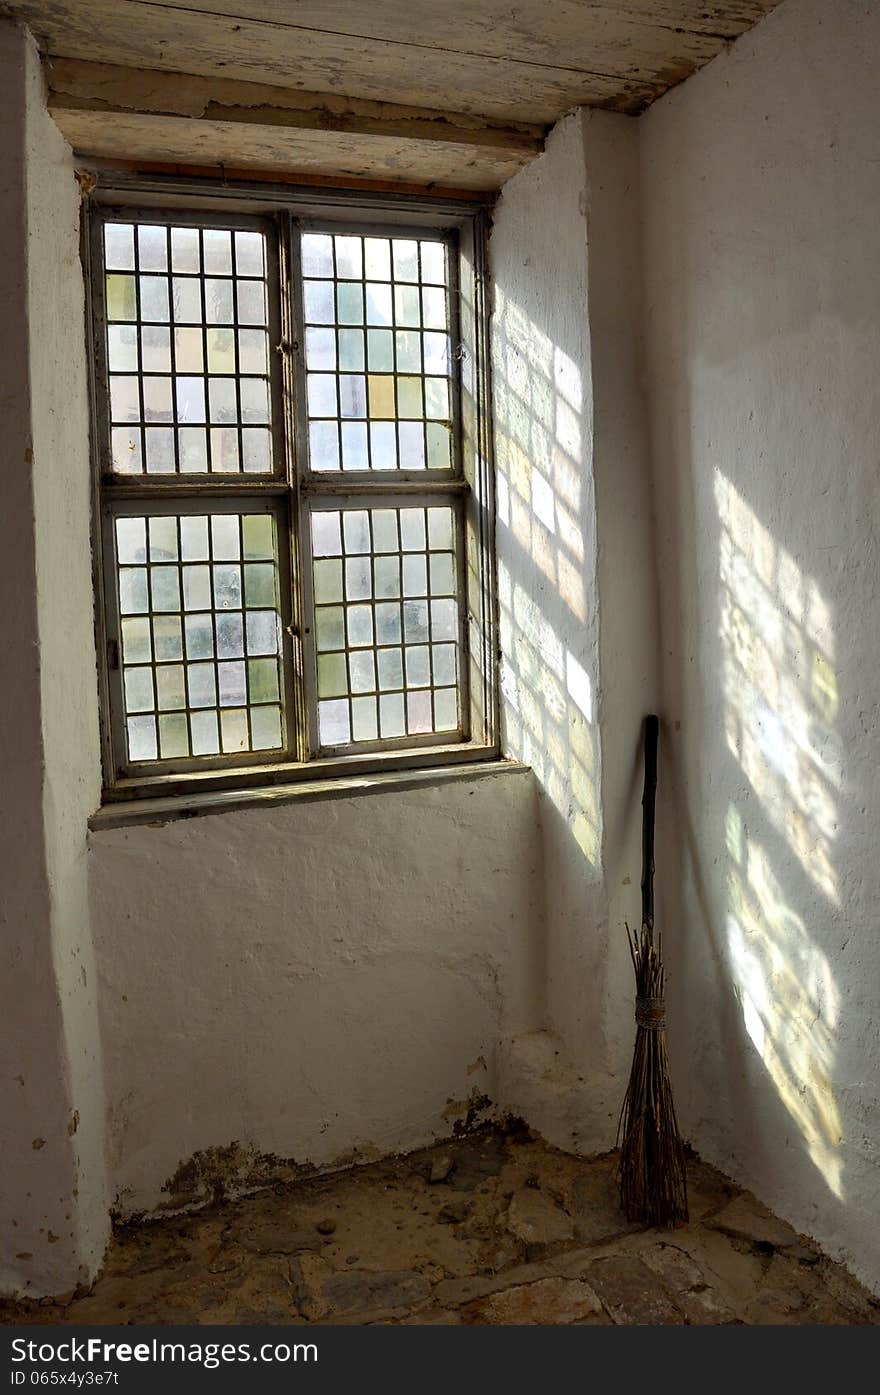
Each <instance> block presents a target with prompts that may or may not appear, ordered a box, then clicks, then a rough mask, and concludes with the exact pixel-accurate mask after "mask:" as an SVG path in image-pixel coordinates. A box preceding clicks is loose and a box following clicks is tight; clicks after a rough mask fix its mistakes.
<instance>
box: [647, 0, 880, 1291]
mask: <svg viewBox="0 0 880 1395" xmlns="http://www.w3.org/2000/svg"><path fill="white" fill-rule="evenodd" d="M878 63H880V7H878V6H877V5H873V4H865V3H864V2H863V0H858V2H857V0H833V3H832V0H788V2H787V3H784V4H782V5H781V6H780V7H779V8H778V9H777V10H775V11H774V12H773V13H772V14H771V15H770V16H769V17H768V18H767V19H766V20H765V21H764V22H763V23H762V24H760V25H759V26H758V27H757V28H756V29H755V30H754V31H753V32H752V33H750V34H749V35H747V36H746V37H744V38H743V39H741V40H740V41H739V42H738V43H737V44H736V45H735V46H734V47H733V49H732V50H731V51H730V52H729V53H728V54H726V55H725V56H722V57H720V58H718V59H717V60H716V61H715V62H714V63H712V64H711V65H709V67H707V68H706V69H704V70H703V71H702V72H701V73H700V74H698V75H697V76H696V77H695V78H693V79H691V80H690V81H689V82H688V83H687V84H686V85H685V86H684V87H682V88H680V89H679V90H677V91H676V92H673V93H672V94H670V95H669V96H667V97H665V98H663V99H662V100H661V101H660V102H659V103H658V104H656V105H655V106H654V107H653V108H652V109H651V110H650V111H649V112H648V113H647V115H646V116H645V117H643V118H642V121H641V127H642V134H643V146H642V159H643V177H644V191H643V193H644V207H645V225H646V226H645V258H644V260H645V268H646V287H647V328H648V335H649V343H650V370H651V387H652V402H653V409H652V429H653V447H654V453H655V464H656V498H657V509H658V525H659V533H658V536H659V549H660V564H661V576H662V577H663V583H664V592H663V655H664V663H665V667H664V680H665V692H666V702H665V705H666V715H667V718H668V728H667V735H668V737H669V738H670V740H671V743H672V745H673V748H674V754H675V762H676V767H677V771H678V780H677V805H676V806H672V805H671V804H669V803H667V804H666V806H665V810H664V813H665V815H666V817H667V818H668V819H669V820H670V821H672V820H673V819H675V820H676V823H677V830H676V832H677V838H676V842H677V843H678V845H679V847H680V849H681V853H682V860H681V866H680V873H679V875H680V882H681V892H682V894H681V898H680V901H678V902H677V903H674V902H673V903H671V905H670V914H669V917H668V918H669V919H670V920H674V924H675V930H674V933H673V934H672V935H671V936H670V937H669V940H668V944H669V948H670V951H671V952H673V953H674V960H673V985H674V996H673V1008H672V1011H673V1017H674V1019H675V1021H676V1022H677V1024H678V1030H677V1050H676V1053H675V1064H676V1065H677V1068H678V1069H677V1080H678V1084H679V1090H680V1093H679V1103H680V1112H681V1115H682V1121H683V1124H684V1128H685V1132H686V1133H687V1134H688V1135H689V1136H690V1137H691V1138H692V1139H693V1141H694V1143H695V1144H696V1146H697V1147H698V1148H699V1149H700V1150H701V1152H703V1153H704V1155H705V1156H707V1157H708V1158H710V1159H711V1160H712V1161H713V1162H716V1163H718V1164H720V1165H721V1166H722V1167H723V1168H725V1169H726V1170H727V1171H729V1172H730V1173H732V1174H733V1175H734V1176H735V1177H736V1178H737V1179H738V1180H740V1181H743V1182H745V1183H747V1184H749V1185H751V1186H752V1187H754V1189H755V1190H756V1191H757V1192H758V1193H759V1195H760V1196H761V1197H762V1198H763V1199H764V1200H765V1201H767V1202H768V1203H769V1204H770V1205H771V1206H773V1207H775V1208H776V1209H777V1210H778V1211H779V1212H781V1213H782V1214H783V1215H785V1216H787V1217H788V1218H789V1219H790V1220H791V1221H792V1222H794V1224H795V1225H796V1226H798V1227H799V1228H801V1229H804V1230H806V1231H807V1232H809V1233H810V1234H812V1235H814V1236H816V1237H817V1238H818V1240H819V1241H821V1242H822V1243H823V1245H824V1246H825V1247H826V1248H827V1249H828V1250H829V1251H830V1252H831V1253H832V1254H834V1255H835V1256H838V1257H840V1258H841V1259H843V1260H844V1261H846V1262H847V1263H848V1264H849V1265H851V1267H852V1268H853V1270H854V1271H855V1272H856V1273H857V1274H858V1275H859V1276H860V1277H861V1278H862V1279H863V1280H865V1281H867V1282H868V1283H870V1284H872V1285H873V1286H874V1287H877V1288H880V1225H878V1211H877V1166H878V1151H880V1100H878V1079H880V1011H878V999H877V984H878V982H880V933H878V920H877V917H878V911H877V907H878V905H880V861H878V858H877V851H876V840H877V829H878V826H880V786H878V782H877V774H876V772H877V769H878V765H880V723H878V714H880V671H878V665H877V649H878V638H880V626H878V600H880V566H878V538H880V488H878V483H880V444H878V443H880V406H878V396H877V364H878V362H880V277H878V248H880V243H878V228H880V138H878V126H877V81H876V75H877V69H878ZM679 724H680V730H679ZM672 911H674V912H675V914H674V915H673V914H672ZM673 947H674V948H673Z"/></svg>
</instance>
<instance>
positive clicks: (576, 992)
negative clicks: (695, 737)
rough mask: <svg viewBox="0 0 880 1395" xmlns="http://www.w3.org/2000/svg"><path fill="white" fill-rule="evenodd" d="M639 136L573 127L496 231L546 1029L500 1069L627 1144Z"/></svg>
mask: <svg viewBox="0 0 880 1395" xmlns="http://www.w3.org/2000/svg"><path fill="white" fill-rule="evenodd" d="M636 140H637V128H636V124H635V122H633V121H631V120H629V119H628V118H626V117H621V116H612V115H608V114H606V113H598V112H594V113H589V112H578V113H576V114H575V115H573V116H571V117H569V118H567V119H566V120H565V121H564V122H562V123H561V124H560V125H559V126H558V127H557V128H556V129H555V130H554V132H553V133H552V135H551V137H550V139H549V140H548V143H547V149H546V151H545V153H544V154H543V155H542V156H540V157H539V158H538V159H537V160H536V161H535V162H534V163H533V164H532V165H530V166H529V167H528V169H526V170H524V171H523V172H522V173H520V174H519V175H518V176H517V177H516V178H515V179H513V180H512V181H511V182H510V183H509V184H508V185H506V186H505V189H504V193H503V196H502V198H501V201H500V203H499V206H498V209H497V211H496V217H495V224H494V228H493V233H492V243H491V256H492V274H493V278H494V316H493V380H494V391H495V414H496V461H497V469H498V569H499V599H500V607H501V648H502V692H503V699H502V703H503V719H504V737H505V742H506V745H507V749H508V750H509V752H510V753H511V754H514V755H516V756H517V757H518V758H519V759H521V760H524V761H527V762H528V763H530V764H531V765H532V767H533V769H534V771H535V775H536V778H537V780H538V784H539V787H540V790H541V802H540V811H541V825H542V836H543V843H544V857H545V867H546V881H545V897H546V916H547V940H546V950H545V984H546V990H545V1003H544V1010H545V1017H544V1024H543V1025H544V1027H545V1028H546V1030H547V1032H548V1034H549V1035H548V1037H547V1039H546V1040H544V1041H542V1040H540V1039H539V1038H536V1037H531V1038H530V1039H527V1040H523V1041H521V1042H517V1043H508V1044H507V1047H506V1050H505V1055H504V1060H505V1080H506V1082H507V1085H506V1088H507V1090H508V1093H509V1095H510V1097H511V1099H512V1100H519V1101H522V1100H529V1101H530V1107H531V1110H532V1113H531V1114H529V1117H530V1118H533V1119H534V1122H535V1123H536V1124H538V1120H539V1118H540V1127H542V1128H543V1129H545V1130H546V1131H547V1134H548V1136H549V1137H551V1138H553V1139H554V1140H555V1141H558V1142H559V1143H560V1144H562V1145H564V1146H572V1145H574V1146H577V1147H580V1148H587V1149H589V1148H599V1147H609V1146H611V1144H612V1143H613V1139H614V1130H615V1126H616V1120H617V1115H618V1112H619V1108H620V1097H621V1096H622V1092H623V1090H624V1089H625V1075H624V1071H625V1068H626V1064H627V1062H626V1057H627V1055H628V1052H629V1049H630V1047H631V1044H632V1019H631V1011H630V1005H631V998H632V985H631V982H630V980H629V975H630V974H631V967H630V965H629V961H628V956H627V952H626V942H625V938H624V930H623V921H624V918H625V917H626V916H628V917H629V918H630V919H631V920H632V919H635V918H637V916H638V896H637V891H634V887H635V886H636V884H637V880H638V857H639V854H638V844H637V841H636V839H637V828H638V820H637V817H636V815H637V809H638V795H637V793H636V791H635V787H634V785H633V779H632V777H633V771H634V760H635V758H636V753H637V746H638V739H639V727H640V721H641V717H642V715H643V714H644V712H645V711H648V710H650V709H651V708H652V707H653V705H654V704H655V702H656V687H657V643H656V625H655V624H653V623H652V617H653V607H654V585H653V560H652V550H651V533H650V523H651V517H650V474H649V467H648V455H647V436H646V419H645V408H644V404H643V401H642V396H641V379H640V362H639V358H640V322H641V295H640V261H639V257H640V246H639V206H638V149H637V144H636ZM550 225H552V240H551V241H548V227H549V226H550Z"/></svg>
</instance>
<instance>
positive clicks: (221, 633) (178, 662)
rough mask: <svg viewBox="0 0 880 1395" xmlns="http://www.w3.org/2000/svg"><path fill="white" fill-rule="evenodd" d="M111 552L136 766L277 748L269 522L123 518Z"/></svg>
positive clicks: (246, 517) (274, 573)
mask: <svg viewBox="0 0 880 1395" xmlns="http://www.w3.org/2000/svg"><path fill="white" fill-rule="evenodd" d="M216 255H218V256H219V255H221V251H220V249H217V250H216ZM115 541H116V559H115V560H116V583H117V595H118V599H119V609H120V612H121V616H122V617H123V618H122V621H121V626H122V634H121V639H122V644H121V653H120V661H121V663H122V687H123V700H124V708H125V727H126V733H127V749H128V759H129V760H130V761H143V760H157V759H162V760H170V759H181V758H185V757H189V756H208V755H219V754H221V753H222V754H226V755H233V754H235V753H238V752H246V751H262V750H277V749H279V748H280V747H281V745H282V722H281V706H280V695H281V692H282V682H281V672H280V663H281V657H280V642H279V641H280V634H281V618H280V613H279V592H278V585H279V573H278V538H277V536H276V529H275V520H274V518H273V517H272V515H271V514H266V513H241V514H239V513H214V514H208V513H205V514H202V515H193V514H162V515H156V516H154V517H149V518H148V517H135V518H117V519H116V527H115Z"/></svg>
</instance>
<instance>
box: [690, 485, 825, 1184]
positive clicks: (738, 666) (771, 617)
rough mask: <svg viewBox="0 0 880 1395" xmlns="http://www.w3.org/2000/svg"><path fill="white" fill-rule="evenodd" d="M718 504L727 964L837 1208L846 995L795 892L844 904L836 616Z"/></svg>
mask: <svg viewBox="0 0 880 1395" xmlns="http://www.w3.org/2000/svg"><path fill="white" fill-rule="evenodd" d="M715 501H716V505H717V510H718V519H719V523H720V544H719V574H720V639H721V657H722V666H723V684H724V699H725V711H724V716H725V733H724V736H725V742H726V748H727V751H728V752H729V754H730V756H732V757H733V759H734V760H735V761H736V762H737V765H738V766H739V769H740V771H741V773H742V775H743V776H744V777H745V779H746V781H747V782H748V787H749V789H750V791H751V794H752V795H753V796H754V798H749V799H748V801H747V807H744V808H741V807H739V806H738V804H737V803H736V802H734V801H731V802H729V804H728V806H727V811H726V819H725V838H726V850H727V918H726V927H725V949H726V956H727V960H728V964H729V971H730V974H731V977H732V982H733V985H734V992H735V994H736V997H737V999H738V1002H739V1005H740V1009H741V1012H742V1021H743V1025H744V1027H745V1031H746V1033H747V1034H748V1038H749V1041H750V1042H751V1045H752V1048H753V1049H754V1051H755V1052H756V1053H757V1055H758V1057H759V1058H760V1061H761V1063H762V1065H763V1068H764V1070H766V1072H767V1074H768V1076H769V1077H770V1080H771V1081H772V1082H773V1086H774V1088H775V1090H776V1092H777V1094H778V1096H779V1099H780V1100H781V1102H782V1104H783V1105H784V1107H785V1109H786V1111H787V1112H788V1114H789V1116H790V1118H791V1120H792V1121H793V1123H794V1124H795V1125H796V1127H797V1129H798V1131H799V1133H800V1135H801V1137H802V1139H803V1142H804V1145H805V1147H806V1150H807V1153H808V1155H809V1157H810V1159H811V1161H812V1163H813V1164H814V1166H815V1167H816V1168H817V1170H818V1171H819V1173H820V1174H821V1176H822V1178H823V1179H824V1181H825V1182H826V1184H827V1186H828V1187H829V1189H830V1190H831V1191H832V1192H833V1193H834V1195H835V1196H836V1197H838V1198H839V1199H840V1200H843V1199H844V1193H843V1177H842V1172H843V1163H842V1158H841V1154H840V1146H841V1143H842V1124H841V1115H840V1110H839V1107H838V1104H837V1100H836V1098H835V1093H834V1087H833V1073H834V1065H835V1039H836V1033H837V1028H838V1025H839V1015H840V994H839V992H838V989H837V987H836V984H835V980H834V975H833V974H832V972H831V967H830V965H829V962H828V959H827V957H826V955H825V954H824V953H823V951H822V949H821V948H820V947H819V945H818V944H817V943H816V942H815V939H814V937H813V936H812V935H811V933H810V931H809V929H808V926H807V921H806V918H805V916H802V915H799V914H798V910H797V906H798V901H799V897H798V893H799V892H803V891H806V893H807V894H806V895H805V896H802V897H801V898H800V899H801V900H803V901H804V902H806V903H809V902H810V901H814V896H812V895H810V889H811V888H812V889H814V891H818V892H819V893H820V897H821V900H820V901H819V903H818V904H819V905H821V904H822V901H824V903H825V904H826V906H827V909H828V911H829V913H833V910H834V908H835V907H837V906H838V905H839V894H838V885H837V878H836V875H835V870H834V863H833V858H832V853H833V842H834V838H835V832H836V828H837V797H838V792H839V789H840V785H841V752H840V749H839V745H840V743H839V740H838V738H837V734H836V731H835V725H834V723H835V718H836V715H837V705H838V696H837V681H836V677H835V670H834V634H833V629H832V622H831V615H830V613H829V607H828V605H827V603H826V602H825V600H824V598H823V596H822V593H821V591H820V590H819V588H818V586H817V584H816V582H815V581H814V580H813V579H812V578H811V577H809V576H807V575H805V574H804V573H803V571H802V570H801V569H800V568H799V567H798V565H797V564H796V562H795V561H794V559H793V558H792V557H791V555H790V554H789V553H788V552H787V551H786V550H785V548H783V547H782V546H781V545H780V544H779V543H778V542H777V541H776V540H775V539H774V538H773V536H772V534H771V533H770V532H768V530H767V529H766V528H765V527H764V526H763V524H762V523H761V522H760V520H759V519H758V518H757V516H756V515H755V513H754V512H753V510H752V509H751V508H750V507H749V505H748V504H747V503H746V502H745V501H744V500H743V498H742V497H741V495H740V494H739V493H738V492H737V490H736V489H735V488H734V486H733V485H732V484H731V483H730V481H729V480H728V479H727V478H725V476H724V475H723V474H721V473H720V472H716V477H715ZM737 783H739V784H740V785H741V783H742V782H741V779H740V780H738V781H735V782H732V787H735V785H736V784H737ZM744 803H746V801H744ZM814 904H815V902H814Z"/></svg>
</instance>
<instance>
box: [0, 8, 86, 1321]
mask: <svg viewBox="0 0 880 1395" xmlns="http://www.w3.org/2000/svg"><path fill="white" fill-rule="evenodd" d="M0 129H2V132H3V138H2V142H0V195H2V207H3V216H2V220H0V307H2V314H0V318H2V324H3V335H2V348H0V405H2V420H3V433H2V447H0V449H2V452H3V462H2V486H0V488H2V506H0V570H2V588H0V589H2V594H3V598H4V603H3V607H2V621H0V623H2V626H3V639H2V649H3V655H4V664H3V673H4V680H3V698H4V701H3V719H2V722H0V787H2V801H0V927H2V936H0V943H2V948H0V954H2V983H3V1004H2V1013H0V1016H2V1030H0V1051H2V1061H0V1114H2V1118H3V1130H4V1139H3V1163H2V1174H3V1175H2V1182H0V1291H2V1290H9V1289H13V1290H15V1289H19V1288H27V1289H28V1291H33V1292H37V1293H41V1292H46V1291H51V1292H56V1293H57V1292H62V1291H64V1290H66V1289H70V1288H72V1287H73V1286H74V1285H75V1284H76V1283H77V1282H78V1281H79V1280H81V1279H88V1278H90V1277H91V1276H92V1275H93V1274H94V1272H95V1268H96V1266H97V1264H98V1263H99V1262H100V1259H101V1257H102V1255H103V1252H104V1245H105V1243H106V1239H107V1235H108V1218H107V1206H106V1192H105V1178H104V1157H103V1151H104V1098H103V1081H102V1074H101V1063H100V1051H99V1042H98V1030H97V1013H96V996H95V994H96V985H95V973H94V962H93V955H92V946H91V939H90V933H89V919H88V909H87V883H86V819H87V817H88V815H89V813H90V812H91V811H92V809H93V808H94V807H95V804H96V802H97V799H98V796H99V788H100V778H99V771H98V759H97V753H98V743H97V697H96V689H95V653H94V643H93V638H92V635H93V627H92V582H91V568H90V554H89V511H90V503H89V497H90V496H89V459H88V417H87V396H86V375H85V356H84V351H83V287H82V276H81V273H80V267H79V231H78V224H79V190H78V187H77V184H76V181H75V179H74V173H73V162H72V160H71V157H70V151H69V149H68V147H67V146H66V144H65V143H64V141H63V140H62V139H61V137H60V135H59V134H58V132H57V130H56V128H55V126H54V125H53V123H52V122H51V120H50V119H49V117H48V114H47V112H46V109H45V98H44V93H43V85H42V76H41V73H40V65H39V60H38V57H37V53H36V49H35V48H34V46H33V43H32V42H31V40H30V39H29V38H28V37H27V36H26V35H25V33H24V31H23V30H20V29H17V28H16V27H14V26H13V25H10V24H3V23H0Z"/></svg>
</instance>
